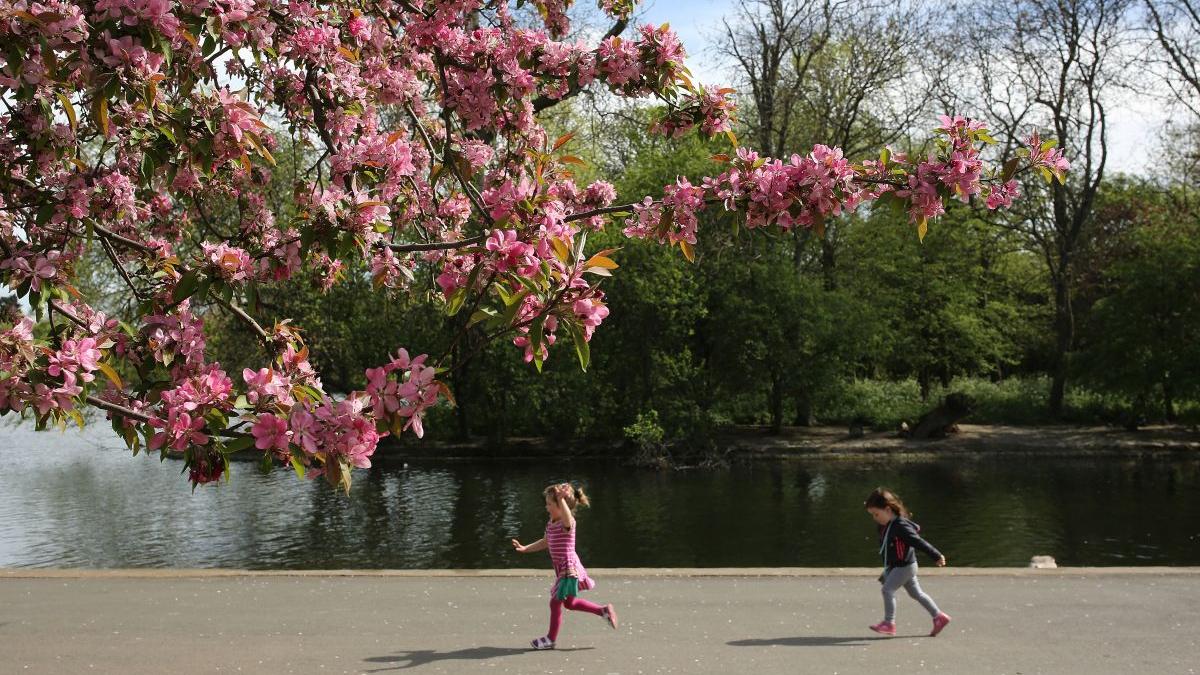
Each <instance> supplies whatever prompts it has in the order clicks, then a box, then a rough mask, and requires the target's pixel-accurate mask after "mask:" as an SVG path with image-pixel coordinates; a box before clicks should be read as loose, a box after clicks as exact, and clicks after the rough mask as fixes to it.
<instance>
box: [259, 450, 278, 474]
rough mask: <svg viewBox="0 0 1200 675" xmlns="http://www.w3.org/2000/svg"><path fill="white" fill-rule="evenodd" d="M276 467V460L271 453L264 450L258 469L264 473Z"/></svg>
mask: <svg viewBox="0 0 1200 675" xmlns="http://www.w3.org/2000/svg"><path fill="white" fill-rule="evenodd" d="M273 468H275V462H272V461H271V453H269V452H264V453H263V456H262V459H261V460H259V462H258V470H259V471H261V472H263V473H264V474H268V473H271V469H273Z"/></svg>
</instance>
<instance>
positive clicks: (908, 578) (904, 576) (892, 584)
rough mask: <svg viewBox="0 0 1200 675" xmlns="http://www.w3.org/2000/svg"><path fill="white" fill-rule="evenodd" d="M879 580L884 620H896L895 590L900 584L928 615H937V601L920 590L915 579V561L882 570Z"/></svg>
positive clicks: (919, 585) (898, 588)
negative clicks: (881, 590)
mask: <svg viewBox="0 0 1200 675" xmlns="http://www.w3.org/2000/svg"><path fill="white" fill-rule="evenodd" d="M879 580H880V581H882V582H883V620H884V621H895V620H896V591H898V590H900V587H901V586H903V587H904V590H906V591H908V595H909V597H911V598H912V599H913V600H916V601H917V602H919V603H921V606H922V607H924V608H925V611H926V612H929V616H937V615H938V612H939V610H938V606H937V603H936V602H934V601H933V598H931V597H929V596H928V595H926V594H925V591H922V590H921V584H920V582H918V581H917V563H913V564H911V565H905V566H904V567H893V568H891V569H889V570H887V571H886V572H884V573H883V576H881V577H879Z"/></svg>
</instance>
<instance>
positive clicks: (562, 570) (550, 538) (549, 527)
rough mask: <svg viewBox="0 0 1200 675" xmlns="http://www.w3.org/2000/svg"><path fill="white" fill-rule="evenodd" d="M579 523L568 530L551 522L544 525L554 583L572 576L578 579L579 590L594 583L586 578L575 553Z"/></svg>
mask: <svg viewBox="0 0 1200 675" xmlns="http://www.w3.org/2000/svg"><path fill="white" fill-rule="evenodd" d="M577 529H579V523H578V522H576V523H575V527H574V528H572V529H570V530H568V529H566V528H565V527H563V526H562V525H561V524H560V523H556V522H554V521H553V520H552V521H550V522H548V523H546V545H547V548H548V549H549V550H550V561H551V562H553V563H554V577H555V581H557V580H558V579H561V578H562V577H567V576H572V577H575V578H576V579H579V590H581V591H586V590H588V589H590V588H593V587H594V586H595V585H596V582H594V581H592V579H591V577H589V576H588V573H587V570H586V569H584V567H583V563H582V562H581V561H580V560H579V555H578V554H577V553H575V530H577Z"/></svg>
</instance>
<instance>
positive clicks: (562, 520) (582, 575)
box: [512, 483, 617, 649]
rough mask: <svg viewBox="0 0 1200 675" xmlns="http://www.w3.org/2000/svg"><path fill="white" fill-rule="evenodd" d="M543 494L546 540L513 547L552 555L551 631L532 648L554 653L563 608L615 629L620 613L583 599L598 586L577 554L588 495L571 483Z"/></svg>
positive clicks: (558, 486) (528, 551) (532, 644)
mask: <svg viewBox="0 0 1200 675" xmlns="http://www.w3.org/2000/svg"><path fill="white" fill-rule="evenodd" d="M543 494H544V495H545V497H546V512H547V513H549V514H550V521H549V522H547V523H546V536H545V537H542V538H541V539H538V540H537V541H535V542H533V543H532V544H530V545H528V546H522V545H521V542H519V541H517V540H516V539H513V540H512V545H513V548H515V549H516V550H517V552H518V553H534V552H536V551H545V550H547V549H549V551H550V560H551V562H553V563H554V577H555V578H554V585H553V586H552V587H551V588H550V631H549V632H548V633H546V635H545V636H543V637H540V638H537V639H536V640H533V641H532V642H530V643H529V644H530V646H532V647H533V648H534V649H554V641H555V640H557V639H558V629H559V627H560V626H562V615H563V607H566V608H567V609H570V610H575V611H583V612H591V613H592V614H595V615H596V616H599V617H603V618H604V619H606V620H608V625H610V626H612V627H613V628H616V627H617V610H616V609H614V608H613V606H612V605H605V606H603V607H601V606H600V605H597V604H596V603H594V602H588V601H587V600H584V599H583V598H580V597H579V591H586V590H588V589H591V588H595V586H596V582H595V581H592V578H591V577H589V576H588V573H587V570H586V569H584V567H583V563H582V562H580V561H579V556H578V555H577V554H576V553H575V509H577V508H579V507H580V506H587V505H588V498H587V495H585V494H584V493H583V490H582V489H581V488H579V487H578V486H573V485H571V484H569V483H560V484H558V485H551V486H550V487H548V488H546V489H545V491H544V493H543Z"/></svg>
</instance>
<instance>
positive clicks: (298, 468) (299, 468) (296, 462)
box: [291, 453, 304, 478]
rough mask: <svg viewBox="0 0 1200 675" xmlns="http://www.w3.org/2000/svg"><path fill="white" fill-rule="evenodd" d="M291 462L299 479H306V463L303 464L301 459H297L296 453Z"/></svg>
mask: <svg viewBox="0 0 1200 675" xmlns="http://www.w3.org/2000/svg"><path fill="white" fill-rule="evenodd" d="M291 460H292V470H293V471H295V472H296V476H297V477H298V478H304V462H301V461H300V458H298V457H296V455H295V454H294V453H293V454H292V457H291Z"/></svg>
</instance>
